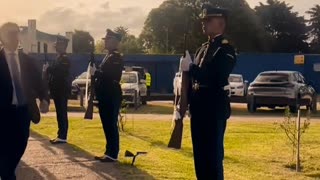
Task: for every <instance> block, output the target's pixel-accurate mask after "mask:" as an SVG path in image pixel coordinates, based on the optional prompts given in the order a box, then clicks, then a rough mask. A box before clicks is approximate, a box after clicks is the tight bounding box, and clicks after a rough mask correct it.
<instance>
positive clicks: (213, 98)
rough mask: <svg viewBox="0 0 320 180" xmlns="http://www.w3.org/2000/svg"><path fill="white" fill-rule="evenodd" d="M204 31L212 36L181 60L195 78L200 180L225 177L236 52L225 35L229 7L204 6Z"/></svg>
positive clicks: (194, 115) (193, 110) (194, 129)
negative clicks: (227, 132)
mask: <svg viewBox="0 0 320 180" xmlns="http://www.w3.org/2000/svg"><path fill="white" fill-rule="evenodd" d="M201 18H202V24H203V33H204V34H205V35H207V36H208V37H209V38H208V39H209V40H208V42H206V43H204V44H203V45H202V46H201V47H200V48H199V49H198V50H197V52H196V54H195V59H194V61H193V62H192V60H191V57H190V55H189V53H188V52H187V53H186V54H187V55H186V57H184V58H182V59H181V63H180V64H181V69H182V70H183V71H188V72H189V75H190V77H191V79H192V82H191V84H192V87H190V91H189V98H190V99H189V103H190V107H189V108H190V114H191V134H192V143H193V152H194V164H195V170H196V176H197V179H198V180H222V179H224V175H223V158H224V147H223V145H224V133H225V129H226V123H227V119H229V117H230V114H231V108H230V99H229V82H228V77H229V75H230V73H231V72H232V70H233V68H234V66H235V63H236V55H235V50H234V48H233V47H232V46H231V45H230V44H229V42H228V40H227V39H226V38H225V37H224V35H223V34H224V32H225V28H226V23H227V11H226V10H225V9H220V8H214V7H211V6H208V5H206V6H203V11H202V17H201Z"/></svg>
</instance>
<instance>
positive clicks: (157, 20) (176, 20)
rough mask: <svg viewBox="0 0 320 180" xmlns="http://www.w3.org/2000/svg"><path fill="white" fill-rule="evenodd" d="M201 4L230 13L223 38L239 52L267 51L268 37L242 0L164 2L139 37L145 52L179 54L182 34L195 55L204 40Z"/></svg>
mask: <svg viewBox="0 0 320 180" xmlns="http://www.w3.org/2000/svg"><path fill="white" fill-rule="evenodd" d="M204 2H206V3H210V4H211V5H215V6H217V5H218V6H220V7H224V8H227V9H229V10H230V12H231V14H230V19H229V22H228V26H229V27H228V32H227V37H228V38H229V40H230V41H231V42H233V44H234V45H235V46H236V47H237V48H238V49H239V50H240V51H259V52H261V51H267V50H268V47H269V45H268V43H267V42H269V41H268V40H267V39H268V35H267V33H266V32H265V30H264V29H263V28H261V27H262V24H261V23H260V22H259V19H258V17H257V16H256V14H255V12H254V11H253V10H252V9H251V8H250V7H249V5H248V4H247V3H246V1H245V0H233V1H223V0H210V1H205V0H167V1H165V2H163V3H162V4H161V5H160V6H159V7H158V8H155V9H153V10H152V11H151V12H150V13H149V15H148V17H147V19H146V21H145V24H144V28H143V31H142V33H141V35H140V39H141V40H142V42H143V45H144V46H145V48H147V49H148V51H149V53H170V54H172V53H182V52H183V50H184V34H185V33H187V34H188V35H189V36H188V47H189V48H188V49H189V50H191V52H195V50H196V49H197V48H198V47H199V46H200V45H201V44H202V43H203V42H205V41H206V39H207V38H206V37H205V36H204V35H203V34H202V26H201V21H200V18H199V14H200V13H201V6H202V4H203V3H204Z"/></svg>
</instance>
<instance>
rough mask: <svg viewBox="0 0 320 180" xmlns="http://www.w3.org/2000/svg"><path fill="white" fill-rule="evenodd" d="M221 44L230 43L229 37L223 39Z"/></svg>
mask: <svg viewBox="0 0 320 180" xmlns="http://www.w3.org/2000/svg"><path fill="white" fill-rule="evenodd" d="M221 44H229V41H228V40H227V39H223V40H222V41H221Z"/></svg>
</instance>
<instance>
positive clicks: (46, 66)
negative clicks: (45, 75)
mask: <svg viewBox="0 0 320 180" xmlns="http://www.w3.org/2000/svg"><path fill="white" fill-rule="evenodd" d="M48 67H49V63H48V62H47V63H45V64H44V65H43V66H42V72H46V71H47V69H48Z"/></svg>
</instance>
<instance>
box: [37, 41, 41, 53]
mask: <svg viewBox="0 0 320 180" xmlns="http://www.w3.org/2000/svg"><path fill="white" fill-rule="evenodd" d="M40 49H41V43H40V41H38V53H40V52H41V50H40Z"/></svg>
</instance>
